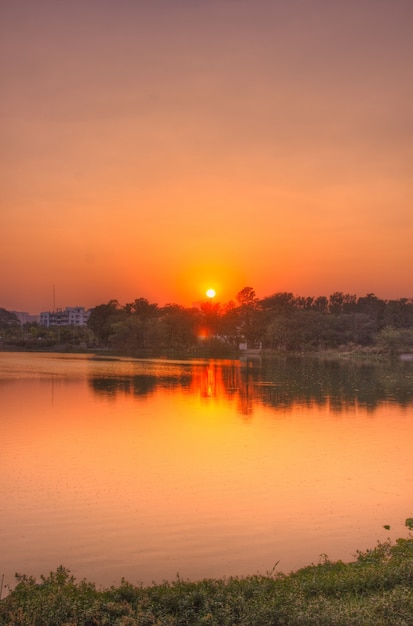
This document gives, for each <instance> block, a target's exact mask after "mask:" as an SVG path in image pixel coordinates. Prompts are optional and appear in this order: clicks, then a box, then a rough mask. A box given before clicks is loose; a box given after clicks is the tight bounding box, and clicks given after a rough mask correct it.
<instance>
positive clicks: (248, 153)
mask: <svg viewBox="0 0 413 626" xmlns="http://www.w3.org/2000/svg"><path fill="white" fill-rule="evenodd" d="M412 24H413V2H412V0H1V1H0V41H1V44H0V45H1V50H0V52H1V61H0V64H1V67H0V84H1V91H2V96H1V99H0V114H1V118H0V119H1V122H0V132H1V140H0V141H1V152H0V158H1V168H0V172H1V181H0V203H1V205H0V236H1V240H0V241H1V242H0V306H1V307H4V308H7V309H10V310H19V311H28V312H30V313H38V312H39V311H40V310H48V309H51V308H53V288H54V287H55V294H56V299H55V304H56V306H59V307H63V308H64V307H66V306H75V305H83V306H86V307H92V306H95V305H97V304H101V303H104V302H107V301H108V300H110V299H118V300H119V301H120V302H121V304H124V303H126V302H131V301H133V300H134V299H135V298H138V297H144V298H148V300H150V301H151V302H158V303H159V304H160V305H163V304H165V303H168V302H177V303H179V304H184V305H185V306H188V305H191V303H192V302H195V301H199V300H200V299H202V298H204V297H205V290H206V289H207V288H208V287H212V288H214V289H216V291H217V296H216V297H217V299H218V300H219V301H222V302H225V301H228V300H230V299H233V298H234V297H235V295H236V293H237V292H238V291H239V290H240V289H242V288H243V287H244V286H246V285H249V286H252V287H254V289H255V291H256V292H257V295H258V296H260V297H264V296H268V295H271V294H273V293H276V292H279V291H292V292H293V293H294V294H296V295H302V296H311V295H313V296H318V295H326V296H328V295H329V294H331V293H332V292H334V291H344V292H346V293H347V292H348V293H355V294H357V295H359V296H361V295H365V294H366V293H368V292H374V293H376V295H377V296H379V297H382V298H399V297H413V269H412V268H413V203H412V200H413V37H412Z"/></svg>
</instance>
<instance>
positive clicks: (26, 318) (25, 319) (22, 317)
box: [11, 311, 39, 326]
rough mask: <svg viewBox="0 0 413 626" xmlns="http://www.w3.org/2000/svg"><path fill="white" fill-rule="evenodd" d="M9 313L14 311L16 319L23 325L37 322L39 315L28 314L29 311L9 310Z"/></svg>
mask: <svg viewBox="0 0 413 626" xmlns="http://www.w3.org/2000/svg"><path fill="white" fill-rule="evenodd" d="M11 313H14V314H15V316H16V317H17V319H18V320H19V322H20V324H21V325H22V326H23V324H30V323H33V322H37V323H38V322H39V316H38V315H30V313H26V311H11Z"/></svg>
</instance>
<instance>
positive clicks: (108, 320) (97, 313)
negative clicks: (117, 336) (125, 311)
mask: <svg viewBox="0 0 413 626" xmlns="http://www.w3.org/2000/svg"><path fill="white" fill-rule="evenodd" d="M120 314H121V311H120V309H119V303H118V301H117V300H109V302H108V303H107V304H99V305H98V306H95V308H94V309H92V310H91V312H90V316H89V319H88V321H87V325H88V328H90V329H91V330H92V331H93V333H94V335H95V337H96V338H97V340H98V342H100V343H103V344H105V345H107V343H108V340H109V336H110V335H111V333H112V324H113V323H114V322H116V320H117V319H119V316H120Z"/></svg>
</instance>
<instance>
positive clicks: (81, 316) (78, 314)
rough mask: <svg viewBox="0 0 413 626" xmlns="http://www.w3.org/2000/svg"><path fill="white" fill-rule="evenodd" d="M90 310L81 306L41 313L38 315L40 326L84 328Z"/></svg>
mask: <svg viewBox="0 0 413 626" xmlns="http://www.w3.org/2000/svg"><path fill="white" fill-rule="evenodd" d="M89 316H90V310H86V309H85V308H84V307H83V306H74V307H71V306H67V307H66V308H65V309H64V310H63V309H56V311H42V312H41V313H40V325H41V326H47V327H49V326H86V324H87V321H88V319H89Z"/></svg>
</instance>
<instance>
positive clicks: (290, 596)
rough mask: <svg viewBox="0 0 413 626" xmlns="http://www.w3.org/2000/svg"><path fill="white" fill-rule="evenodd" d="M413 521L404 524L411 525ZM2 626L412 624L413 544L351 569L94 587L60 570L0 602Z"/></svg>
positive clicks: (389, 547)
mask: <svg viewBox="0 0 413 626" xmlns="http://www.w3.org/2000/svg"><path fill="white" fill-rule="evenodd" d="M411 521H412V520H410V522H411ZM0 624H1V625H4V626H6V625H7V626H11V625H20V626H26V625H27V626H29V625H30V626H57V625H66V626H69V625H70V626H80V625H83V626H86V625H90V626H91V625H92V624H93V625H94V626H100V625H102V626H103V625H104V624H113V625H119V626H120V625H122V626H134V625H135V626H151V625H156V626H190V625H193V626H197V625H201V624H202V625H205V624H209V625H210V626H234V625H235V624H238V625H243V626H281V625H283V626H332V625H335V626H360V625H361V624H362V625H363V626H389V625H391V626H411V625H412V624H413V538H412V536H411V535H410V536H409V538H407V539H398V540H397V541H396V542H395V543H393V544H392V543H390V541H388V542H384V543H378V544H377V546H376V547H375V548H373V549H370V550H366V551H365V552H360V551H358V552H357V558H356V560H355V561H353V562H351V563H343V562H342V561H337V562H331V561H329V560H328V558H327V557H325V559H324V561H323V562H322V563H320V564H318V565H311V566H308V567H305V568H302V569H300V570H298V571H297V572H295V573H291V574H289V575H283V574H277V573H274V572H270V573H268V574H266V575H255V576H247V577H244V578H229V579H226V580H214V579H205V580H202V581H200V582H190V581H186V580H180V579H179V578H177V579H176V580H175V581H174V582H164V583H163V584H158V585H152V586H147V587H143V586H133V585H131V584H129V583H128V582H127V581H125V580H123V581H122V583H121V585H120V586H118V587H111V588H110V589H103V590H102V589H97V588H96V586H95V585H94V584H93V583H90V582H87V581H80V582H77V581H76V580H75V579H74V578H73V577H72V576H71V575H70V572H69V571H67V570H65V569H64V568H63V567H59V568H58V569H57V570H56V571H54V572H52V573H50V574H49V575H48V576H47V577H42V578H41V580H40V582H36V581H35V580H34V579H33V578H31V577H27V576H25V575H20V576H18V577H17V584H16V587H15V589H14V590H13V591H11V593H10V594H9V595H8V596H7V597H6V598H4V599H3V600H2V601H1V602H0Z"/></svg>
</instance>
